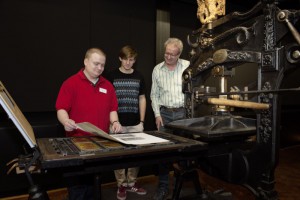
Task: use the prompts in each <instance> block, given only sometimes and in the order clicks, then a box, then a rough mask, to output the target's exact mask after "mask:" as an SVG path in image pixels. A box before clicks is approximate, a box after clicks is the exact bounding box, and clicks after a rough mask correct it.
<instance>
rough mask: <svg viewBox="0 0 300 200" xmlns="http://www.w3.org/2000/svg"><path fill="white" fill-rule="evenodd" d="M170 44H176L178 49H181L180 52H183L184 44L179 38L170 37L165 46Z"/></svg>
mask: <svg viewBox="0 0 300 200" xmlns="http://www.w3.org/2000/svg"><path fill="white" fill-rule="evenodd" d="M169 44H173V45H175V46H176V47H177V48H178V49H179V52H180V54H181V52H182V50H183V44H182V41H181V40H180V39H178V38H169V39H167V41H166V42H165V44H164V45H165V48H166V47H167V45H169Z"/></svg>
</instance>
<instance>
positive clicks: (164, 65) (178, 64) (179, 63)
mask: <svg viewBox="0 0 300 200" xmlns="http://www.w3.org/2000/svg"><path fill="white" fill-rule="evenodd" d="M180 65H182V60H181V59H180V58H178V60H177V63H176V69H177V68H178V66H180ZM166 67H167V66H166V62H165V61H164V62H162V65H161V66H160V69H165V68H166Z"/></svg>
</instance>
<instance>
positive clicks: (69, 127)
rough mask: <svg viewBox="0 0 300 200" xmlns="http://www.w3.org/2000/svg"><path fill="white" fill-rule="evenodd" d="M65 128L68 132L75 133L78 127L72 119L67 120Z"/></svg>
mask: <svg viewBox="0 0 300 200" xmlns="http://www.w3.org/2000/svg"><path fill="white" fill-rule="evenodd" d="M64 128H65V130H66V131H73V130H75V129H76V128H77V125H76V123H75V121H74V120H72V119H67V120H66V121H65V122H64Z"/></svg>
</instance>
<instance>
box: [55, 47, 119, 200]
mask: <svg viewBox="0 0 300 200" xmlns="http://www.w3.org/2000/svg"><path fill="white" fill-rule="evenodd" d="M105 61H106V55H105V54H104V52H103V51H102V50H100V49H98V48H91V49H89V50H88V51H87V52H86V54H85V58H84V68H83V69H81V70H80V71H79V72H78V73H77V74H75V75H73V76H71V77H70V78H68V79H67V80H66V81H64V83H63V84H62V86H61V88H60V91H59V94H58V97H57V100H56V110H57V117H58V120H59V121H60V123H62V125H63V126H64V129H65V131H66V135H67V136H72V137H74V136H84V135H91V134H90V133H87V132H84V131H82V130H80V129H78V128H77V126H76V123H80V122H90V123H91V124H93V125H95V126H97V127H98V128H100V129H102V130H103V131H105V132H107V133H108V132H109V127H110V125H111V131H112V132H115V133H119V132H121V129H122V126H121V124H120V123H119V119H118V114H117V110H118V101H117V97H116V93H115V89H114V87H113V85H112V84H111V83H110V82H109V81H108V80H106V79H105V78H103V77H102V76H101V74H102V72H103V70H104V65H105ZM74 178H76V177H74ZM82 179H86V177H81V179H78V178H76V179H75V180H72V186H71V187H68V190H69V199H70V200H72V199H84V200H88V199H93V185H92V183H93V181H92V179H90V180H87V181H88V182H87V183H86V180H84V181H82ZM79 197H81V198H79Z"/></svg>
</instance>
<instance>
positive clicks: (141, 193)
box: [126, 183, 147, 195]
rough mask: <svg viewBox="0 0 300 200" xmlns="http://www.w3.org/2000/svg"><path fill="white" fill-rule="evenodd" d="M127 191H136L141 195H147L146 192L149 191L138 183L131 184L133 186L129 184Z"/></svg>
mask: <svg viewBox="0 0 300 200" xmlns="http://www.w3.org/2000/svg"><path fill="white" fill-rule="evenodd" d="M126 191H128V192H135V193H137V194H139V195H145V194H147V191H146V190H145V189H144V188H142V187H140V186H139V185H138V184H136V183H135V184H134V185H133V186H131V187H130V186H128V187H127V189H126Z"/></svg>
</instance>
